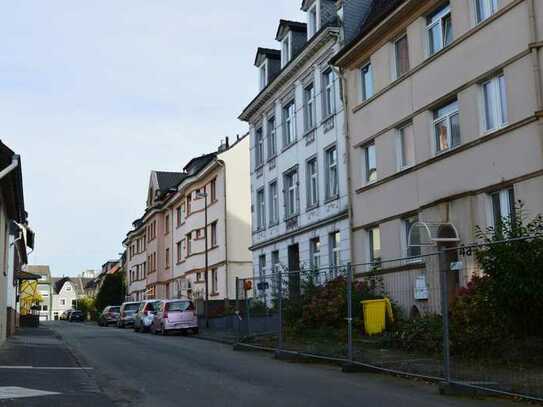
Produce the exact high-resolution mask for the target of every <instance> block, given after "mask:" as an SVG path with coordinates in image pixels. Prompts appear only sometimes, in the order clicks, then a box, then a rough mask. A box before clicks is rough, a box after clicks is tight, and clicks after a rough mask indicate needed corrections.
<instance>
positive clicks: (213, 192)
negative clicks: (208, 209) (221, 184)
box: [209, 178, 217, 202]
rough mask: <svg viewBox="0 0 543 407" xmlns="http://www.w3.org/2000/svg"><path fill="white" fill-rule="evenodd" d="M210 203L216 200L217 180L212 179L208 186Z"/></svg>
mask: <svg viewBox="0 0 543 407" xmlns="http://www.w3.org/2000/svg"><path fill="white" fill-rule="evenodd" d="M209 189H210V195H211V202H215V201H216V200H217V178H213V179H212V180H211V182H210V184H209Z"/></svg>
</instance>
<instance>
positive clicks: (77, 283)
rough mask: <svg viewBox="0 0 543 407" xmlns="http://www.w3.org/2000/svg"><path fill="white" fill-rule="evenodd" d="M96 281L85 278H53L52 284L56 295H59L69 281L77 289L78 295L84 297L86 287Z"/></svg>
mask: <svg viewBox="0 0 543 407" xmlns="http://www.w3.org/2000/svg"><path fill="white" fill-rule="evenodd" d="M92 280H94V279H92V278H83V277H53V278H52V279H51V283H52V285H53V289H54V291H55V294H58V293H59V292H60V290H62V287H63V286H64V284H65V283H66V282H67V281H69V282H70V283H72V285H73V286H74V288H75V292H76V294H77V295H82V294H83V293H84V292H85V286H86V285H87V284H88V283H89V282H90V281H92Z"/></svg>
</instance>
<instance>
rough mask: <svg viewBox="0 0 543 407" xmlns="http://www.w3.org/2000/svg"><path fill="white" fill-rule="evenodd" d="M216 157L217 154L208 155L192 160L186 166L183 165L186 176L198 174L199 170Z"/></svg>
mask: <svg viewBox="0 0 543 407" xmlns="http://www.w3.org/2000/svg"><path fill="white" fill-rule="evenodd" d="M216 156H217V153H210V154H205V155H202V156H200V157H196V158H193V159H192V160H190V161H189V162H188V163H187V165H185V168H183V169H184V170H185V171H186V172H187V176H189V175H194V174H196V173H198V172H199V171H200V170H201V169H203V168H204V167H205V166H206V165H207V164H209V163H210V162H211V161H213V160H214V159H215V157H216Z"/></svg>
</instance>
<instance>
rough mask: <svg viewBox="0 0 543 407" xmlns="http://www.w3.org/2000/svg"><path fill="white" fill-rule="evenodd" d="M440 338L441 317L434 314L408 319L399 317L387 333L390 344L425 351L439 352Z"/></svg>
mask: <svg viewBox="0 0 543 407" xmlns="http://www.w3.org/2000/svg"><path fill="white" fill-rule="evenodd" d="M442 338H443V322H442V318H441V315H435V314H430V315H425V316H422V317H420V318H414V319H410V320H404V319H399V320H398V321H397V322H396V323H395V324H394V326H393V328H392V330H391V331H390V333H388V334H387V341H388V342H389V345H390V346H393V347H397V348H400V349H403V350H406V351H416V352H426V353H440V352H441V349H442Z"/></svg>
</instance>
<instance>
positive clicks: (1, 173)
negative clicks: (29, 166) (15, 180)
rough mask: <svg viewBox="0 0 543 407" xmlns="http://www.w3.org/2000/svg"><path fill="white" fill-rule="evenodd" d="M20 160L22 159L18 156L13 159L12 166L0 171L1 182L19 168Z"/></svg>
mask: <svg viewBox="0 0 543 407" xmlns="http://www.w3.org/2000/svg"><path fill="white" fill-rule="evenodd" d="M19 158H20V157H19V156H18V155H17V154H15V155H14V156H13V157H12V159H11V164H10V165H8V166H7V167H6V168H4V169H3V170H2V171H0V180H1V179H2V178H4V177H5V176H6V175H8V174H9V173H10V172H12V171H13V170H14V169H15V168H17V167H18V166H19Z"/></svg>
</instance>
